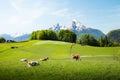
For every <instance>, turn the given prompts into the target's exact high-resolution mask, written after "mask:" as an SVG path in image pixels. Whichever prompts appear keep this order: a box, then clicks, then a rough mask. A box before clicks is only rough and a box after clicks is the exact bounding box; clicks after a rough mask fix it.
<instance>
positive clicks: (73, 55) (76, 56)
mask: <svg viewBox="0 0 120 80" xmlns="http://www.w3.org/2000/svg"><path fill="white" fill-rule="evenodd" d="M72 58H73V59H76V61H80V60H81V59H80V56H79V55H78V54H72Z"/></svg>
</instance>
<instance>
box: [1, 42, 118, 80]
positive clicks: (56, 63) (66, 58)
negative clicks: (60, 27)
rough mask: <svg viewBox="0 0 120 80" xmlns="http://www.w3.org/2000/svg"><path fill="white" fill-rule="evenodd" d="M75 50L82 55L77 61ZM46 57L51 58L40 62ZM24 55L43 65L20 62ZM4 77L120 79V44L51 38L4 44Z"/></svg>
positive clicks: (12, 79)
mask: <svg viewBox="0 0 120 80" xmlns="http://www.w3.org/2000/svg"><path fill="white" fill-rule="evenodd" d="M71 45H73V47H72V49H71V48H70V47H71ZM12 46H16V47H17V48H13V49H12V48H11V47H12ZM73 53H75V54H79V55H80V57H81V61H75V60H73V59H72V58H71V54H73ZM43 57H49V60H48V61H40V58H43ZM22 58H27V60H28V61H38V62H39V65H38V66H33V67H28V66H27V63H26V62H21V61H20V59H22ZM0 80H120V47H91V46H81V45H78V44H72V43H67V42H60V41H49V40H46V41H45V40H44V41H40V40H33V41H27V42H18V43H1V44H0Z"/></svg>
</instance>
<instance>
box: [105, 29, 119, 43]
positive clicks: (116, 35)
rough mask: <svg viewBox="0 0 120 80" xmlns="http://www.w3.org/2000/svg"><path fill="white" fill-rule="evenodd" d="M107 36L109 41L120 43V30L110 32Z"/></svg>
mask: <svg viewBox="0 0 120 80" xmlns="http://www.w3.org/2000/svg"><path fill="white" fill-rule="evenodd" d="M107 36H108V39H109V40H111V41H114V42H118V43H120V29H117V30H112V31H110V32H108V34H107Z"/></svg>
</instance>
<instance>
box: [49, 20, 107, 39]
mask: <svg viewBox="0 0 120 80" xmlns="http://www.w3.org/2000/svg"><path fill="white" fill-rule="evenodd" d="M49 29H50V30H54V31H55V32H57V33H58V32H59V30H61V29H64V30H71V31H73V32H75V33H76V34H77V36H79V35H82V34H91V35H93V36H94V37H95V38H96V39H99V37H100V36H103V37H104V36H105V34H104V33H103V32H102V31H100V30H98V29H93V28H88V27H86V26H84V25H82V24H81V23H80V22H79V21H77V20H73V21H72V22H71V23H70V24H69V25H68V26H66V27H65V26H60V25H59V24H57V25H56V26H55V25H54V26H53V27H51V28H49Z"/></svg>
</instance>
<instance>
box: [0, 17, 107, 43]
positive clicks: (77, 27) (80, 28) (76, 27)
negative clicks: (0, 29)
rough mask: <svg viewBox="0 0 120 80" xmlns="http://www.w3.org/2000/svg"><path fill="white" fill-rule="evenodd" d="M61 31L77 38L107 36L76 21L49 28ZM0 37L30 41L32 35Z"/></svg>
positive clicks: (21, 34)
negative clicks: (69, 32)
mask: <svg viewBox="0 0 120 80" xmlns="http://www.w3.org/2000/svg"><path fill="white" fill-rule="evenodd" d="M61 29H64V30H71V31H73V32H75V33H76V34H77V36H79V35H82V34H91V35H93V36H94V37H95V38H96V39H99V37H100V36H105V34H104V33H103V32H102V31H100V30H98V29H93V28H88V27H86V26H85V25H83V24H81V23H80V22H79V21H77V20H75V19H74V20H73V21H72V22H71V23H70V24H69V25H68V26H60V25H59V24H57V25H54V26H53V27H50V28H49V30H54V31H55V32H56V33H58V32H59V31H60V30H61ZM0 36H2V37H4V38H5V39H6V40H15V41H25V40H29V37H30V34H24V33H20V34H19V33H17V34H1V35H0Z"/></svg>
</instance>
